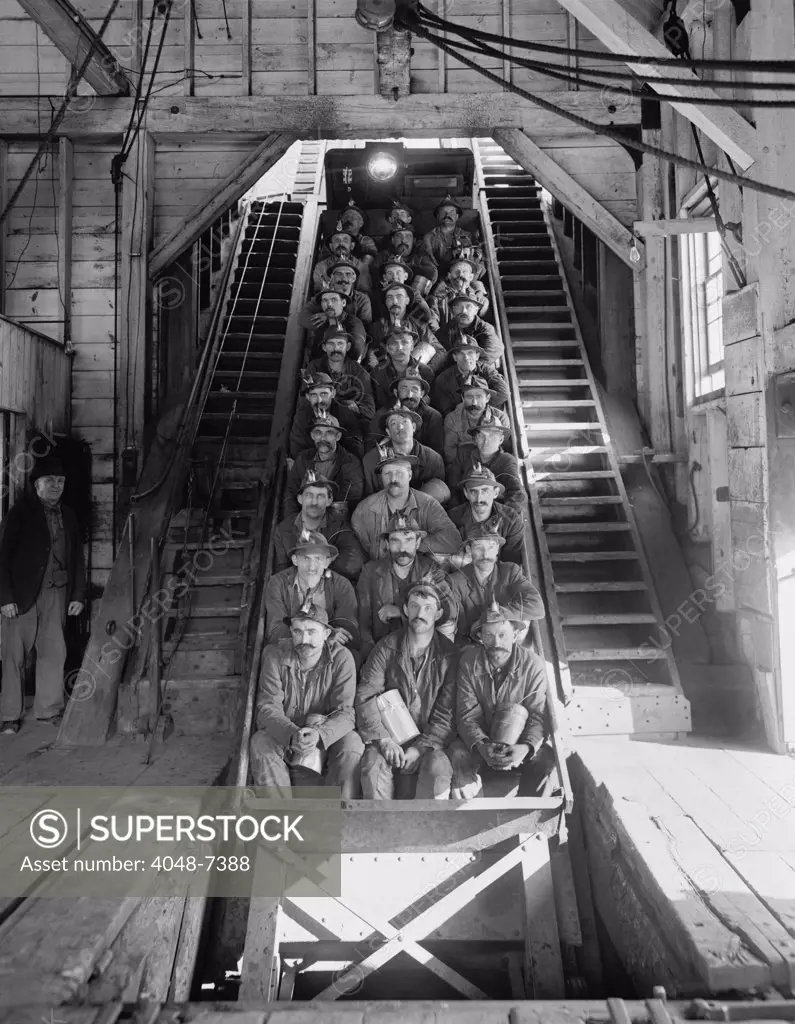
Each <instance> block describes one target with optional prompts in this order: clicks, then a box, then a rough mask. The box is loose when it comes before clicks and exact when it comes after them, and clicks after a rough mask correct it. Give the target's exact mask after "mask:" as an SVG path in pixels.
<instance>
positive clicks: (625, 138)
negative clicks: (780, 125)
mask: <svg viewBox="0 0 795 1024" xmlns="http://www.w3.org/2000/svg"><path fill="white" fill-rule="evenodd" d="M396 24H397V25H398V27H399V28H405V29H408V30H409V31H411V32H415V33H416V34H417V35H420V36H422V37H423V38H424V39H428V40H429V41H430V42H432V43H434V44H435V45H436V46H438V47H439V49H441V50H444V51H445V53H448V54H449V55H450V56H451V57H454V58H455V59H456V60H458V61H460V62H461V63H462V64H464V65H465V66H466V67H468V68H471V69H472V70H473V71H477V72H478V74H480V75H483V76H484V77H485V78H488V79H489V80H490V81H492V82H495V83H496V84H497V85H500V86H502V87H503V88H504V89H506V90H507V91H508V92H513V93H515V94H516V95H517V96H521V97H522V98H523V99H526V100H529V101H530V102H531V103H534V104H536V106H539V107H541V109H542V110H546V111H548V112H549V113H551V114H555V115H556V116H557V117H562V118H564V119H566V120H568V121H571V122H572V124H576V125H579V126H580V127H581V128H585V129H586V130H588V131H591V132H594V133H595V134H596V135H604V136H605V137H606V138H609V139H613V140H614V141H615V142H618V143H619V144H620V145H622V146H625V147H626V148H627V149H633V150H636V151H637V152H639V153H647V154H648V155H649V156H655V157H659V158H660V159H662V160H667V161H670V162H671V163H674V164H676V165H678V166H680V167H688V168H690V169H691V170H695V171H698V172H699V174H703V173H704V166H703V165H702V164H700V163H699V162H698V161H697V160H690V159H689V158H687V157H683V156H680V155H679V154H677V153H671V152H669V151H668V150H665V149H661V148H660V147H659V146H652V145H651V144H650V143H648V142H643V141H642V140H640V139H634V138H632V137H630V136H629V135H625V134H624V133H623V132H621V131H619V130H617V129H615V128H612V127H610V126H609V125H601V124H598V123H597V122H595V121H590V120H588V118H585V117H581V116H580V115H579V114H575V113H574V112H573V111H570V110H565V109H564V108H563V107H560V106H558V105H557V104H556V103H552V102H551V101H550V100H547V99H544V98H543V96H537V95H534V94H533V93H531V92H528V90H527V89H522V88H521V87H520V86H518V85H515V84H514V83H513V82H508V81H506V80H505V79H503V78H500V76H499V75H495V74H494V73H493V72H491V71H489V70H488V69H486V68H482V67H480V66H479V65H478V64H476V63H475V62H474V61H471V60H469V58H468V57H465V56H464V55H463V54H461V53H459V52H457V51H456V50H455V49H454V48H453V47H452V46H449V45H448V44H447V43H446V42H445V41H444V40H443V39H441V38H439V37H438V36H434V35H433V34H432V33H431V32H429V31H428V30H427V29H426V28H425V26H424V25H422V24H420V23H419V21H418V20H416V19H414V18H412V17H411V16H410V15H409V14H408V13H407V12H405V11H403V12H401V14H400V17H399V19H397V20H396ZM707 170H708V171H709V173H710V174H712V175H713V176H714V177H716V178H719V179H720V180H721V181H728V182H730V183H731V184H733V185H740V184H742V185H745V186H746V187H747V188H749V189H753V190H755V191H757V192H762V193H764V194H765V195H771V196H776V197H777V198H779V199H790V200H795V192H792V191H790V190H789V189H784V188H779V187H778V186H776V185H769V184H767V182H764V181H758V180H757V179H755V178H747V177H743V176H741V175H738V174H732V173H730V172H729V171H724V170H722V169H721V168H719V167H709V168H707Z"/></svg>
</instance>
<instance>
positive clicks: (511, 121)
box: [0, 89, 640, 139]
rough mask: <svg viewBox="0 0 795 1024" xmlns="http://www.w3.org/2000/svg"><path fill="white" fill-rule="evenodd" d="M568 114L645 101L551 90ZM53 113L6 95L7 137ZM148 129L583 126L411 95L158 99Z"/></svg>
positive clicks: (429, 132)
mask: <svg viewBox="0 0 795 1024" xmlns="http://www.w3.org/2000/svg"><path fill="white" fill-rule="evenodd" d="M544 98H545V99H547V100H549V101H550V102H552V103H554V104H556V105H557V106H559V107H561V108H563V109H564V110H567V111H571V112H572V113H575V114H579V115H581V116H582V117H586V118H589V119H590V120H592V121H597V122H599V123H604V124H612V125H637V124H640V101H639V100H637V99H634V98H633V99H632V100H631V101H630V102H628V103H627V104H626V105H625V104H624V103H620V104H618V105H617V107H618V109H616V110H614V111H613V112H610V111H609V110H608V109H607V105H606V104H605V103H603V102H602V100H601V98H600V97H599V96H597V95H594V94H593V93H592V92H590V91H587V92H586V91H583V92H569V91H567V90H565V89H563V90H561V91H560V92H550V93H544ZM131 112H132V100H131V99H124V98H119V99H111V98H108V97H98V98H97V100H96V101H95V103H94V104H93V105H92V107H91V109H90V110H74V111H69V112H68V113H67V114H66V116H65V117H64V119H63V121H62V123H61V124H60V125H59V127H58V128H57V129H56V134H58V135H67V136H69V137H73V138H81V137H86V136H93V137H107V136H121V135H122V133H123V132H124V131H125V130H126V127H127V123H128V121H129V120H130V114H131ZM51 119H52V108H51V106H50V102H49V100H48V99H47V98H46V97H44V98H42V99H37V98H36V97H30V96H4V97H3V102H2V104H0V136H16V137H24V136H30V137H34V138H35V137H38V136H39V134H40V126H41V125H42V124H49V123H50V120H51ZM143 127H144V128H145V130H146V131H148V132H149V133H150V134H151V135H154V136H155V137H156V136H158V135H161V134H183V133H184V134H192V135H195V134H202V133H203V134H205V135H206V136H207V137H208V138H213V137H216V138H223V137H224V136H225V135H230V134H241V133H245V132H251V133H254V134H262V135H265V134H267V133H268V132H291V133H294V134H296V135H303V134H310V133H311V134H312V135H313V136H315V137H317V136H318V134H319V135H320V137H322V138H331V139H338V138H347V139H356V138H361V137H362V136H363V135H364V134H366V135H368V136H370V135H372V136H373V137H374V138H376V137H384V136H391V135H395V134H407V135H410V136H415V137H418V136H419V137H425V136H427V137H429V138H435V137H454V138H473V137H476V138H477V137H484V136H490V135H491V134H492V129H494V128H520V129H522V130H523V131H526V132H528V133H530V134H544V135H554V134H556V133H558V134H562V135H570V134H572V133H576V132H577V131H578V129H576V128H573V127H572V125H571V123H570V122H569V121H568V120H566V119H565V118H563V117H561V116H559V115H558V114H552V113H549V112H548V111H546V110H541V109H540V108H539V107H537V106H535V105H534V104H533V103H530V102H529V101H528V100H525V99H522V98H521V97H520V96H515V95H512V94H506V93H502V92H489V93H458V94H452V93H448V94H446V95H444V96H440V95H430V94H423V95H414V96H405V97H404V98H403V99H401V100H399V101H398V102H397V103H395V102H394V101H393V100H391V99H387V98H386V97H384V96H279V97H273V98H270V97H265V96H186V97H177V96H165V97H164V96H155V97H153V98H152V99H151V100H150V101H149V105H148V107H147V112H146V115H145V118H144V123H143Z"/></svg>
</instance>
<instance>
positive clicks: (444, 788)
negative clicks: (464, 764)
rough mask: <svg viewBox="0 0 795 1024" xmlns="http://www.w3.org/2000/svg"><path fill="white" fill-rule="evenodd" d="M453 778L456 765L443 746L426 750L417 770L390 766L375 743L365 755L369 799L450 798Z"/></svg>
mask: <svg viewBox="0 0 795 1024" xmlns="http://www.w3.org/2000/svg"><path fill="white" fill-rule="evenodd" d="M452 778H453V766H452V764H451V763H450V758H449V757H448V756H447V754H446V753H445V752H444V751H443V750H425V751H424V752H423V754H422V757H421V758H420V760H419V764H418V765H417V768H416V770H415V771H413V772H406V771H403V770H401V769H400V768H392V767H390V766H389V765H388V764H387V763H386V761H385V760H384V756H383V754H382V753H381V751H380V750H379V749H378V747H377V746H376V745H375V744H374V743H371V744H369V745H368V747H367V749H366V750H365V752H364V757H363V758H362V797H363V798H364V799H365V800H449V799H450V785H451V783H452Z"/></svg>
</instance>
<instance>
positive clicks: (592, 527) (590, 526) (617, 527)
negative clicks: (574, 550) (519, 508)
mask: <svg viewBox="0 0 795 1024" xmlns="http://www.w3.org/2000/svg"><path fill="white" fill-rule="evenodd" d="M629 529H630V525H629V523H594V522H589V523H544V532H545V533H591V532H596V533H624V532H626V531H627V530H629Z"/></svg>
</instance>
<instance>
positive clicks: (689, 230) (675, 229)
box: [632, 217, 718, 237]
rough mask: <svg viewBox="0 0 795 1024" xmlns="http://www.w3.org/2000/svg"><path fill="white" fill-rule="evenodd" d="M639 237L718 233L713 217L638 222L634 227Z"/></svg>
mask: <svg viewBox="0 0 795 1024" xmlns="http://www.w3.org/2000/svg"><path fill="white" fill-rule="evenodd" d="M632 226H633V227H634V228H635V231H637V233H638V234H639V235H645V236H647V237H649V236H655V237H656V236H662V237H665V236H667V235H703V234H704V233H705V232H709V231H717V230H718V229H717V227H716V226H715V221H714V219H713V218H712V217H693V218H692V219H688V218H687V217H679V218H676V219H675V220H636V221H635V223H634V224H633V225H632Z"/></svg>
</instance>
